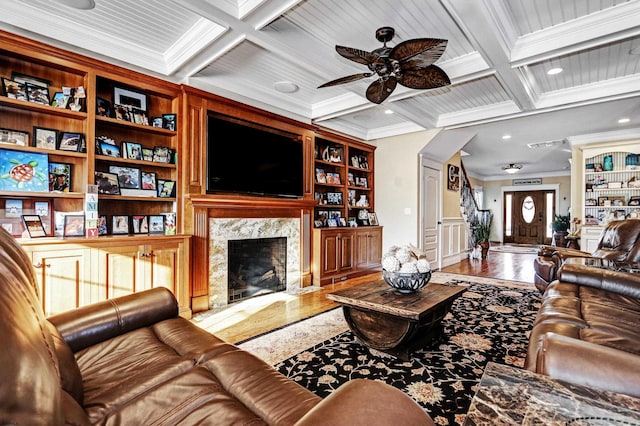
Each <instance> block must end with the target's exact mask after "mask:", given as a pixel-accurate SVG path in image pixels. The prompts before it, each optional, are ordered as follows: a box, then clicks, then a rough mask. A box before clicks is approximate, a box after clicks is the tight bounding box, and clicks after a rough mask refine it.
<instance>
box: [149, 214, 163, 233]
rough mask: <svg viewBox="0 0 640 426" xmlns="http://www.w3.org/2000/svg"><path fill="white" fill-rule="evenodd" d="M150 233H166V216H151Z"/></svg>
mask: <svg viewBox="0 0 640 426" xmlns="http://www.w3.org/2000/svg"><path fill="white" fill-rule="evenodd" d="M149 234H164V216H162V215H150V216H149Z"/></svg>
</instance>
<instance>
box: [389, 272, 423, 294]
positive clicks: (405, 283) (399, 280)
mask: <svg viewBox="0 0 640 426" xmlns="http://www.w3.org/2000/svg"><path fill="white" fill-rule="evenodd" d="M382 278H384V280H385V281H386V282H387V284H389V285H390V286H391V287H393V288H394V289H396V290H398V291H399V292H400V293H405V294H409V293H415V292H416V291H420V290H422V288H423V287H424V286H425V285H427V283H428V282H429V280H430V279H431V271H429V272H415V273H408V274H407V273H404V274H403V273H400V272H389V271H385V270H382Z"/></svg>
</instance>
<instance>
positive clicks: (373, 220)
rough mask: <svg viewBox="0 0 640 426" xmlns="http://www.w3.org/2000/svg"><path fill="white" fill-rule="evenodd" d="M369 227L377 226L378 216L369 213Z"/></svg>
mask: <svg viewBox="0 0 640 426" xmlns="http://www.w3.org/2000/svg"><path fill="white" fill-rule="evenodd" d="M369 225H371V226H378V215H377V214H375V213H373V212H371V213H369Z"/></svg>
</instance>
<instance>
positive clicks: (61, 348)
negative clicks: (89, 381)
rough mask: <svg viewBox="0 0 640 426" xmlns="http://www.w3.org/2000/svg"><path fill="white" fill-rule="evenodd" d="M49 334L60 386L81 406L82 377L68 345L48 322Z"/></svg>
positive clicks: (82, 398)
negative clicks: (58, 371)
mask: <svg viewBox="0 0 640 426" xmlns="http://www.w3.org/2000/svg"><path fill="white" fill-rule="evenodd" d="M46 324H47V328H48V330H49V333H51V337H52V339H53V344H54V347H55V351H56V355H57V357H58V369H59V370H60V385H61V386H62V389H63V390H64V391H66V392H68V393H69V395H70V396H72V397H73V398H74V399H75V400H76V401H77V402H78V404H80V405H81V406H82V403H83V401H84V394H83V391H82V375H81V374H80V368H78V363H77V362H76V359H75V357H74V356H73V352H71V349H70V348H69V345H67V344H66V342H65V341H64V340H63V339H62V336H61V335H60V332H58V329H57V328H55V327H54V326H53V324H51V323H50V322H49V321H47V322H46Z"/></svg>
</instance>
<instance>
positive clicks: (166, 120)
mask: <svg viewBox="0 0 640 426" xmlns="http://www.w3.org/2000/svg"><path fill="white" fill-rule="evenodd" d="M177 118H178V117H177V115H176V114H162V127H164V128H165V129H167V130H176V122H177Z"/></svg>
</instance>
